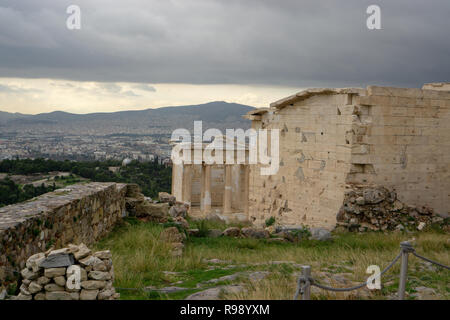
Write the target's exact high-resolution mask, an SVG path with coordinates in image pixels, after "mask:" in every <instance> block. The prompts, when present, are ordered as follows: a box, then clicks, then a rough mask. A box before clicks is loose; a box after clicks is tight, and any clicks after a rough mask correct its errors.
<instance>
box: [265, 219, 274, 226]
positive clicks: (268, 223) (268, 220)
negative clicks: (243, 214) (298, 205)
mask: <svg viewBox="0 0 450 320" xmlns="http://www.w3.org/2000/svg"><path fill="white" fill-rule="evenodd" d="M274 223H275V217H270V218H269V219H266V227H270V226H273V225H274Z"/></svg>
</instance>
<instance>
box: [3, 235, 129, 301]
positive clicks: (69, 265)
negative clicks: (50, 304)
mask: <svg viewBox="0 0 450 320" xmlns="http://www.w3.org/2000/svg"><path fill="white" fill-rule="evenodd" d="M77 268H78V270H79V273H78V275H79V278H78V279H77V275H76V273H77V271H75V270H76V269H77ZM113 281H114V268H113V265H112V260H111V252H110V251H109V250H107V251H98V252H92V251H91V250H90V249H89V248H88V247H87V246H86V245H84V244H80V245H78V246H76V245H69V246H68V247H67V248H63V249H58V250H49V251H47V252H45V253H44V252H41V253H37V254H34V255H32V256H31V257H29V258H28V260H27V262H26V267H25V268H24V269H23V270H22V271H21V279H20V281H19V283H20V287H19V290H20V292H19V294H18V295H17V296H14V297H12V299H14V300H115V299H119V297H120V294H119V293H116V291H115V289H114V287H113Z"/></svg>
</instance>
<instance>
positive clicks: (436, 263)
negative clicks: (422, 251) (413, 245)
mask: <svg viewBox="0 0 450 320" xmlns="http://www.w3.org/2000/svg"><path fill="white" fill-rule="evenodd" d="M412 254H413V255H414V256H416V257H417V258H419V259H422V260H425V261H428V262H430V263H433V264H435V265H438V266H440V267H442V268H445V269H447V270H450V267H448V266H446V265H443V264H441V263H439V262H436V261H433V260H431V259H428V258H425V257H422V256H421V255H419V254H418V253H417V252H415V251H413V252H412Z"/></svg>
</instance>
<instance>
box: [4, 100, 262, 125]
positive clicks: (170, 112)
mask: <svg viewBox="0 0 450 320" xmlns="http://www.w3.org/2000/svg"><path fill="white" fill-rule="evenodd" d="M252 109H254V107H251V106H246V105H241V104H236V103H227V102H223V101H215V102H210V103H205V104H200V105H189V106H178V107H163V108H156V109H146V110H138V111H119V112H110V113H89V114H73V113H68V112H62V111H55V112H50V113H41V114H37V115H26V114H20V113H8V112H1V111H0V125H2V127H3V128H7V127H9V128H11V127H14V128H20V127H21V128H22V129H26V128H33V127H35V126H38V127H39V128H42V127H43V126H44V127H45V126H49V127H52V128H59V129H61V130H64V129H69V128H74V127H78V128H86V129H89V130H95V129H100V128H105V127H109V128H112V127H114V128H116V129H117V130H113V131H121V128H127V131H130V130H129V129H131V128H132V129H135V131H141V130H145V129H146V128H149V127H160V128H164V129H166V130H173V129H176V128H187V129H191V128H192V127H193V122H194V120H201V121H203V127H204V128H212V127H214V128H218V129H221V130H223V129H225V128H248V127H249V121H247V120H245V119H243V118H242V115H244V114H246V113H247V112H248V111H250V110H252Z"/></svg>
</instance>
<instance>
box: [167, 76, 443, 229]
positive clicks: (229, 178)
mask: <svg viewBox="0 0 450 320" xmlns="http://www.w3.org/2000/svg"><path fill="white" fill-rule="evenodd" d="M449 110H450V84H445V83H433V84H426V85H424V87H423V88H422V89H409V88H393V87H378V86H369V87H367V88H366V89H362V88H344V89H327V88H320V89H308V90H304V91H301V92H299V93H297V94H294V95H292V96H290V97H287V98H284V99H282V100H279V101H276V102H274V103H272V104H271V105H270V108H261V109H256V110H253V111H251V112H249V113H248V114H247V115H245V117H246V118H247V119H249V120H251V121H252V128H253V129H255V130H259V129H269V130H270V129H278V130H279V132H280V134H279V170H278V171H277V172H276V173H275V174H273V175H261V174H260V170H259V169H260V168H261V166H263V165H261V164H251V165H243V164H240V165H234V166H230V167H228V166H225V167H223V166H220V165H218V166H215V165H212V166H211V165H189V166H183V165H178V166H174V167H173V170H174V171H173V173H174V174H173V179H174V181H173V182H174V183H173V193H174V194H175V195H177V198H178V197H180V198H181V199H183V200H185V201H190V202H191V203H192V205H193V209H194V210H196V209H195V208H196V207H197V206H198V207H200V210H202V211H203V212H208V211H210V210H211V209H212V208H216V207H217V208H219V207H221V208H222V209H223V211H222V212H225V213H228V212H242V213H245V214H247V217H248V219H249V220H250V221H253V222H255V223H256V224H262V223H263V222H264V220H265V219H267V218H269V217H275V218H276V219H277V221H278V222H279V223H281V224H284V225H300V224H304V225H308V226H315V227H325V228H329V229H330V228H333V227H334V226H335V225H336V216H337V214H338V212H339V211H340V209H341V208H342V206H343V202H344V198H345V195H346V194H348V192H349V191H351V190H353V189H355V188H358V190H361V188H364V186H383V187H386V188H388V189H389V190H394V191H395V192H396V194H397V196H398V199H399V200H400V201H402V202H404V203H406V204H408V205H412V206H418V207H419V206H426V207H429V208H431V209H432V210H434V212H436V213H438V214H440V215H444V216H447V215H448V214H449V209H450V112H449ZM201 199H204V202H202V201H201ZM222 209H221V210H222Z"/></svg>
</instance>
